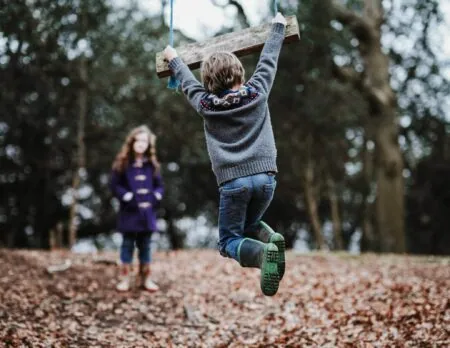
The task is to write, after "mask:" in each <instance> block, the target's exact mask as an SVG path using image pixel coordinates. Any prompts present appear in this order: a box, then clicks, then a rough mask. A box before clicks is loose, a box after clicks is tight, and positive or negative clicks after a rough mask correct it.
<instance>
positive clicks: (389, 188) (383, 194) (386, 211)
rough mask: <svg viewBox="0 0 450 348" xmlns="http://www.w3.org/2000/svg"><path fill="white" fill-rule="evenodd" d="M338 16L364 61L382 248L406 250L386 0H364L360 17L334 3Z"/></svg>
mask: <svg viewBox="0 0 450 348" xmlns="http://www.w3.org/2000/svg"><path fill="white" fill-rule="evenodd" d="M334 9H335V14H336V17H337V19H338V20H339V21H341V22H342V23H343V24H344V25H347V26H348V27H349V28H350V30H352V32H353V34H354V35H355V36H356V37H357V38H358V40H359V51H360V54H361V58H362V60H363V63H364V72H363V73H362V74H361V76H360V78H361V79H362V80H361V88H362V91H363V93H364V94H365V95H366V97H367V100H368V103H369V107H370V117H371V120H372V121H371V123H372V125H374V129H373V130H374V139H375V145H376V148H375V153H376V161H375V170H374V173H375V175H376V182H377V198H376V229H377V231H376V232H377V234H378V235H379V236H380V251H384V252H405V250H406V245H405V230H404V209H405V208H404V180H403V166H404V164H403V158H402V153H401V150H400V146H399V143H398V128H397V118H396V111H397V105H396V97H395V93H394V92H393V90H392V88H391V86H390V83H389V58H388V57H387V56H386V55H385V54H384V53H383V51H382V47H381V24H382V22H383V16H384V13H383V7H382V0H364V15H363V16H360V15H358V14H356V13H354V12H352V11H349V10H348V9H346V8H345V7H343V6H341V5H339V4H337V3H336V2H334Z"/></svg>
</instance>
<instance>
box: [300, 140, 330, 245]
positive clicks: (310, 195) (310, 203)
mask: <svg viewBox="0 0 450 348" xmlns="http://www.w3.org/2000/svg"><path fill="white" fill-rule="evenodd" d="M307 144H308V148H309V150H308V152H309V154H308V155H307V159H306V163H305V167H304V168H305V169H304V182H305V184H304V190H305V200H306V207H307V209H308V214H309V218H310V220H311V226H312V229H313V233H314V237H315V239H316V244H317V249H319V250H321V249H327V246H326V245H325V241H324V239H323V236H322V225H321V223H320V218H319V214H318V209H317V200H316V195H315V192H314V191H315V190H314V167H313V162H312V158H311V153H310V152H311V147H312V137H311V135H309V136H308V139H307Z"/></svg>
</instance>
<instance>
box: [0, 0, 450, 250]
mask: <svg viewBox="0 0 450 348" xmlns="http://www.w3.org/2000/svg"><path fill="white" fill-rule="evenodd" d="M205 1H208V0H205ZM160 3H161V4H160V6H159V8H160V10H158V11H153V12H149V11H143V10H142V4H140V3H139V2H138V1H135V2H130V3H129V4H127V5H126V6H118V4H117V3H116V2H115V1H108V0H96V1H93V0H78V1H70V0H61V1H50V0H34V1H31V0H17V1H14V2H7V1H5V0H0V80H1V81H2V84H1V85H0V193H1V198H0V232H1V234H0V244H1V245H3V246H7V247H40V248H48V247H50V246H51V245H53V244H54V243H55V240H56V241H61V242H62V243H63V244H64V245H66V246H69V245H72V244H73V243H74V238H75V237H77V238H81V237H86V236H95V235H97V234H99V233H109V232H111V231H113V230H114V228H115V214H116V213H115V201H114V200H113V199H112V197H111V194H110V192H109V189H108V180H109V170H110V166H111V162H112V160H113V158H114V156H115V154H116V152H117V151H118V149H119V147H120V145H121V143H122V141H123V139H124V137H125V135H126V133H127V132H128V131H129V129H130V128H132V127H134V126H136V125H139V124H142V123H145V124H148V125H149V126H150V128H151V129H152V130H153V131H154V132H155V133H156V134H157V135H158V155H159V158H160V160H161V162H162V165H163V175H164V179H165V185H166V197H165V198H164V201H163V204H162V207H161V210H160V217H161V222H162V225H161V226H162V229H163V230H164V233H165V236H166V237H167V240H168V242H169V244H170V246H171V247H173V248H182V247H184V246H186V244H187V239H189V236H188V234H194V235H195V234H197V233H198V231H197V230H196V228H190V229H188V230H187V231H186V230H184V229H181V228H179V227H178V226H179V225H180V224H179V222H180V221H183V220H185V219H186V218H192V219H197V218H198V217H199V216H200V217H202V219H201V220H202V221H206V225H207V226H214V225H215V223H216V219H217V216H216V206H217V187H216V183H215V179H214V176H213V174H212V172H211V169H210V162H209V159H208V156H207V153H206V146H205V143H204V136H203V124H202V120H201V118H200V117H199V116H197V115H196V114H195V113H194V111H193V110H191V108H190V107H189V106H188V104H187V102H186V101H185V99H184V97H183V96H182V95H179V94H176V93H174V92H173V91H171V90H168V89H167V88H166V80H159V79H158V78H157V77H156V73H155V66H154V62H155V53H156V52H157V51H160V50H162V49H163V48H164V46H165V45H166V44H167V43H168V28H167V16H166V15H167V6H168V2H167V1H164V0H163V1H161V2H160ZM211 3H213V4H214V5H215V6H217V8H218V9H220V10H221V11H223V13H224V16H228V17H230V18H233V19H234V21H227V24H226V25H225V26H224V27H223V28H221V29H220V30H219V31H218V33H224V32H227V31H231V30H238V29H239V28H242V27H245V26H247V25H249V23H251V21H250V20H249V18H250V17H251V16H250V15H251V14H249V13H248V9H247V7H246V5H245V1H233V0H223V1H218V0H216V1H212V0H211ZM175 4H176V2H175ZM264 4H265V6H267V16H269V15H270V9H271V8H272V7H271V6H272V4H271V1H267V2H264ZM175 6H176V5H175ZM261 6H263V5H262V4H261ZM279 6H280V10H281V11H282V12H283V13H284V14H286V15H288V14H296V15H297V17H298V19H299V22H300V24H301V31H302V40H301V42H300V43H297V44H292V45H286V46H284V47H283V50H282V54H281V57H280V61H279V69H278V75H277V79H276V82H275V85H274V89H273V91H272V93H271V100H270V106H271V112H272V122H273V127H274V130H275V133H276V140H277V145H278V157H279V159H278V164H279V170H280V173H279V175H278V177H277V180H278V187H277V193H276V196H275V199H274V201H273V204H272V205H271V207H270V209H269V211H268V212H267V216H266V220H267V221H268V222H269V223H271V224H272V225H273V226H274V227H276V228H277V229H278V230H279V231H281V232H282V233H284V234H285V235H286V237H287V241H288V244H289V246H290V247H298V246H299V245H307V246H308V247H310V248H313V249H314V248H315V249H349V247H350V245H352V247H355V246H357V247H358V248H360V249H361V250H363V251H381V252H405V251H406V252H414V253H433V254H448V253H450V233H449V231H450V219H449V218H448V216H449V213H450V211H449V208H448V207H449V206H450V204H449V200H450V161H449V155H450V142H449V139H450V138H449V132H450V128H449V122H448V120H449V117H450V114H449V111H448V107H449V103H450V101H449V95H450V93H449V92H450V91H449V86H450V85H449V76H450V73H449V70H448V63H449V61H448V60H447V61H445V60H443V59H442V54H441V55H440V54H439V52H440V45H441V46H442V42H443V41H442V40H443V39H444V37H443V35H442V31H440V30H439V28H441V27H447V28H448V23H445V20H444V19H445V17H444V14H445V12H444V8H443V6H441V5H439V1H437V0H430V1H427V2H424V1H420V0H400V1H393V0H388V1H383V2H382V1H381V0H379V1H367V0H366V1H364V0H353V1H350V0H349V1H333V0H324V1H320V2H319V1H311V0H304V1H286V2H284V1H279ZM447 16H450V14H448V15H447ZM267 20H268V17H264V16H262V17H261V18H260V21H261V22H265V21H267ZM175 34H176V35H175V42H176V45H181V44H183V43H186V42H189V41H191V40H193V39H192V38H188V37H186V36H185V35H184V34H183V32H178V31H177V32H176V33H175ZM257 58H258V57H257V56H248V57H245V58H244V59H243V62H244V64H245V65H246V70H247V71H248V73H247V74H251V72H252V71H253V69H254V66H255V63H256V61H257ZM196 74H198V72H196ZM193 226H195V225H193ZM212 230H213V229H212ZM214 239H215V236H214V232H211V233H209V234H206V236H205V237H202V238H200V239H199V240H198V241H197V243H198V244H197V245H198V246H210V245H214Z"/></svg>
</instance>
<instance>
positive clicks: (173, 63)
mask: <svg viewBox="0 0 450 348" xmlns="http://www.w3.org/2000/svg"><path fill="white" fill-rule="evenodd" d="M169 68H170V70H171V71H172V73H173V75H174V76H175V78H176V79H177V80H179V81H180V82H181V90H182V91H183V93H184V94H185V95H186V97H187V99H188V100H189V103H190V104H191V105H192V106H193V108H194V109H195V111H197V112H200V101H201V100H202V98H204V97H205V96H206V95H207V92H206V90H205V88H204V87H203V85H202V84H201V83H200V82H199V81H198V80H197V79H196V78H195V76H194V74H193V73H192V72H191V70H190V69H189V68H188V67H187V65H186V64H184V63H183V61H182V60H181V58H180V57H174V58H173V59H171V60H170V61H169Z"/></svg>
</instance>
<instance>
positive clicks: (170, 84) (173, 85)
mask: <svg viewBox="0 0 450 348" xmlns="http://www.w3.org/2000/svg"><path fill="white" fill-rule="evenodd" d="M173 2H174V0H170V30H169V44H170V46H172V47H173ZM179 86H180V81H178V80H177V79H176V78H175V76H173V75H171V76H170V77H169V82H168V83H167V88H169V89H175V90H177V89H178V87H179Z"/></svg>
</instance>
